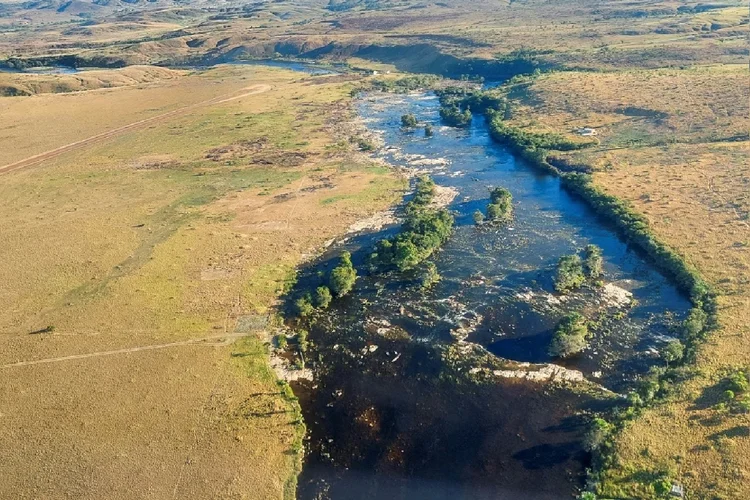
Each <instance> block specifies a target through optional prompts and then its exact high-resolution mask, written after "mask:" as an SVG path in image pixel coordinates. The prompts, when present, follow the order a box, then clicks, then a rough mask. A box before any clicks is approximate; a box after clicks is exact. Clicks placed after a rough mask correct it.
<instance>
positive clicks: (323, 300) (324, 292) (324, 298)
mask: <svg viewBox="0 0 750 500" xmlns="http://www.w3.org/2000/svg"><path fill="white" fill-rule="evenodd" d="M331 300H333V296H332V295H331V290H329V289H328V287H327V286H319V287H318V288H317V289H316V290H315V307H317V308H318V309H325V308H327V307H328V306H329V305H330V304H331Z"/></svg>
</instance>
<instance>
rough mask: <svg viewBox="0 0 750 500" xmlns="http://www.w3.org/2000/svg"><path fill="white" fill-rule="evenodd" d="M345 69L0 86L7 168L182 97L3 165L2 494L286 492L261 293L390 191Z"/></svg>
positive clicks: (270, 293) (288, 465)
mask: <svg viewBox="0 0 750 500" xmlns="http://www.w3.org/2000/svg"><path fill="white" fill-rule="evenodd" d="M156 71H158V70H156ZM35 78H38V79H40V80H43V79H44V78H45V77H44V76H35ZM55 78H57V77H55V76H50V77H49V79H50V80H54V79H55ZM350 85H351V84H349V83H346V82H343V83H342V82H336V81H332V80H331V79H327V80H326V79H315V78H306V77H304V75H301V74H299V73H292V72H286V71H280V70H268V69H261V68H256V67H220V68H216V69H213V70H210V71H203V72H175V74H174V75H170V78H168V79H164V80H161V79H160V80H159V81H154V82H149V83H147V84H136V85H126V86H122V87H118V88H112V89H106V90H92V91H82V92H75V93H62V94H39V95H33V96H29V97H6V98H3V99H1V100H0V106H2V107H3V116H4V117H9V119H8V121H6V120H4V122H3V128H4V130H3V133H2V136H3V137H2V139H1V140H2V144H3V147H2V148H0V150H2V152H3V156H2V159H1V160H0V163H3V164H5V163H9V162H14V161H18V160H19V159H23V158H27V157H29V156H33V155H37V154H40V153H43V152H45V151H47V150H50V149H55V148H59V147H60V146H62V145H65V144H67V143H70V142H73V141H80V140H82V139H85V138H87V137H90V136H91V135H94V134H97V133H100V132H102V131H106V130H113V129H117V128H118V127H122V126H123V125H126V124H128V123H132V122H138V121H140V120H143V119H147V118H149V117H153V116H158V115H161V114H163V113H165V112H168V111H170V110H176V109H183V108H185V107H189V111H188V112H184V113H177V114H174V115H169V116H168V117H166V118H164V119H159V120H156V121H152V122H147V125H146V126H142V127H135V128H129V129H126V130H124V131H122V132H121V133H117V134H114V135H112V136H111V137H107V138H106V139H103V140H100V141H95V142H93V143H90V144H86V145H85V147H81V148H78V149H74V150H71V151H67V152H65V153H63V154H60V155H57V156H54V157H50V158H48V159H46V160H45V161H44V162H42V163H39V164H35V165H32V166H29V167H28V168H23V169H19V170H15V171H12V172H9V173H5V174H2V184H1V186H0V233H2V234H3V245H2V248H1V249H0V279H1V280H2V282H3V283H5V284H6V286H3V287H2V289H1V291H0V301H2V303H3V304H4V307H3V308H2V311H1V312H0V341H2V343H3V349H2V354H1V355H0V370H2V380H3V382H2V384H0V407H1V408H2V416H3V417H2V418H3V426H2V430H0V447H2V448H3V449H4V450H6V451H9V450H10V453H5V454H4V457H5V458H4V459H3V460H2V463H0V475H2V477H3V478H5V479H4V480H3V482H2V484H1V485H0V497H3V498H39V497H46V498H60V497H65V496H70V497H75V498H105V497H106V498H133V497H138V498H173V497H178V498H282V497H283V496H287V497H289V495H291V494H292V493H293V489H292V487H291V486H290V485H292V484H293V476H294V472H295V470H296V467H297V464H298V460H299V455H298V450H297V448H296V446H297V445H296V444H295V442H296V441H297V440H298V430H297V426H298V423H299V422H298V417H297V414H296V411H295V409H294V402H293V401H290V400H288V399H286V398H285V397H284V396H283V395H282V394H281V392H280V390H279V388H278V386H277V384H276V380H275V376H274V375H273V374H272V372H271V371H270V369H269V368H268V364H267V348H266V345H265V339H266V334H265V331H266V330H268V328H271V327H272V326H273V325H272V321H273V318H272V316H273V314H272V309H271V308H272V307H273V305H274V303H275V300H276V298H277V296H278V295H279V294H280V293H282V291H283V290H284V288H285V287H286V286H287V282H288V280H289V279H290V278H291V277H292V276H293V272H292V271H293V269H294V267H295V266H296V265H297V264H298V263H299V261H300V259H302V258H303V256H304V255H305V254H309V253H311V252H314V251H315V250H316V248H318V247H320V246H321V245H322V244H323V243H324V242H325V241H326V240H328V239H330V238H332V237H334V236H335V235H337V234H341V232H342V231H344V230H345V229H346V228H347V227H348V225H349V224H351V223H352V222H353V221H355V220H357V219H358V218H360V217H362V216H364V215H367V214H369V213H371V212H372V211H374V210H377V209H381V208H384V207H386V206H387V205H389V204H390V203H392V201H393V200H394V197H395V196H397V195H398V192H399V190H400V188H401V187H402V184H401V181H400V180H398V179H396V178H395V177H393V175H392V174H391V173H390V171H389V170H383V169H380V168H373V167H372V166H371V165H370V163H369V160H368V159H367V158H366V157H363V156H361V155H360V154H359V153H357V152H356V151H353V150H352V149H351V148H349V147H348V146H342V144H341V140H344V141H346V140H347V139H348V137H340V136H338V135H337V134H338V132H337V131H336V127H334V124H332V123H331V121H332V119H334V118H335V119H336V121H338V122H341V123H345V122H346V120H348V119H349V118H350V116H349V114H348V107H347V104H346V103H347V100H348V95H349V87H350ZM249 87H252V88H255V89H261V90H262V91H263V92H262V93H258V92H255V93H250V94H248V93H247V92H246V90H247V88H249ZM225 96H230V97H231V96H234V97H237V96H244V97H237V98H232V100H226V99H228V98H227V97H225ZM218 97H221V99H215V98H218ZM212 99H213V100H212ZM196 104H198V105H196ZM10 118H12V121H10ZM64 124H69V125H71V126H64ZM349 129H350V130H353V129H354V127H349ZM334 144H338V146H337V147H335V148H332V147H331V146H332V145H334ZM344 144H348V143H347V142H345V143H344ZM331 197H339V198H340V199H342V200H353V201H354V202H353V203H347V202H336V203H324V202H323V201H324V200H326V199H329V198H331ZM269 318H270V321H271V323H270V324H269ZM47 326H54V331H53V332H52V333H39V334H30V333H31V332H35V331H39V330H42V329H45V328H46V327H47ZM193 340H195V341H194V342H191V341H193ZM40 361H42V362H40ZM113 492H117V494H113Z"/></svg>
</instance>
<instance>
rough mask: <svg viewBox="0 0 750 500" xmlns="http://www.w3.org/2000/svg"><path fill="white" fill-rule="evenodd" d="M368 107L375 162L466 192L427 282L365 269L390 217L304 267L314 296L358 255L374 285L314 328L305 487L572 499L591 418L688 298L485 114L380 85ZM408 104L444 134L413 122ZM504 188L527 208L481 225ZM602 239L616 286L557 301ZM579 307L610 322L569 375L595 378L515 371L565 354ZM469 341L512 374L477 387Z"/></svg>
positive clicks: (317, 492)
mask: <svg viewBox="0 0 750 500" xmlns="http://www.w3.org/2000/svg"><path fill="white" fill-rule="evenodd" d="M356 107H357V110H358V112H359V115H360V117H361V118H362V119H363V120H364V121H365V122H366V124H367V126H368V128H369V129H370V130H371V131H373V132H375V133H377V134H379V135H380V136H381V137H382V139H383V141H384V144H385V147H384V148H382V150H381V152H380V153H379V156H381V157H382V158H383V159H385V160H387V161H388V162H390V163H392V164H395V165H399V166H403V167H406V168H410V169H413V170H416V171H420V172H424V173H429V174H430V175H431V176H432V178H433V179H434V180H435V182H436V183H437V184H438V185H440V186H446V187H451V188H453V189H455V190H457V191H458V196H457V197H456V198H455V200H454V201H453V202H452V203H451V205H450V207H449V208H450V209H451V210H452V211H454V213H455V215H456V229H455V233H454V235H453V236H452V238H451V239H450V241H449V242H448V243H447V244H446V245H445V246H444V247H443V249H442V250H441V251H440V252H439V253H438V254H436V256H435V257H434V258H433V260H434V263H435V264H436V266H437V269H438V271H439V273H440V275H441V276H442V280H441V281H440V282H439V283H438V284H437V285H435V286H434V287H433V288H431V289H430V290H428V291H423V290H422V289H421V288H420V286H419V284H418V279H417V277H416V276H411V275H409V274H408V273H406V274H391V275H387V276H378V275H370V274H368V272H367V266H366V257H367V255H368V254H369V253H370V252H371V251H372V246H373V244H374V242H375V241H377V240H378V239H380V238H382V237H384V236H387V235H389V234H392V233H393V231H394V228H386V229H385V230H383V231H381V232H380V233H377V234H371V233H370V234H361V235H359V236H357V237H355V238H352V239H350V240H349V241H347V242H346V243H344V244H342V245H338V246H336V247H334V248H332V249H331V250H330V251H329V252H327V253H326V255H324V256H323V257H322V258H321V259H319V260H318V261H316V262H314V263H312V264H311V265H309V266H307V267H306V268H305V269H303V270H301V278H300V281H299V284H298V290H307V289H310V288H311V287H314V286H316V285H317V284H319V282H320V280H321V278H320V276H321V274H323V273H325V272H326V271H327V270H328V269H330V267H331V265H332V264H331V263H332V261H335V258H336V256H337V255H338V254H339V253H340V251H341V250H342V249H344V248H345V249H348V250H350V251H351V252H352V254H353V256H354V262H355V265H356V266H357V268H358V270H359V272H360V278H359V280H358V282H357V285H356V287H355V290H354V291H353V293H352V294H351V295H349V296H347V297H345V298H344V299H341V300H339V301H336V302H335V303H334V305H333V306H332V307H331V308H330V309H329V310H328V311H327V312H325V313H324V314H323V315H322V317H320V318H319V319H318V320H317V321H316V322H315V323H314V324H313V325H312V326H311V327H310V339H311V340H312V342H313V345H314V347H313V349H312V355H311V359H312V363H311V364H312V367H313V371H314V373H315V377H316V378H315V382H314V383H300V384H297V385H296V386H295V392H296V393H297V394H298V395H299V396H300V398H301V403H302V408H303V413H304V416H305V421H306V424H307V426H308V435H309V437H308V442H307V445H308V452H307V457H306V462H305V467H304V470H303V473H302V476H301V478H300V488H299V498H301V499H312V498H331V499H349V498H383V499H394V498H403V499H407V498H408V499H417V498H420V499H421V498H424V499H438V498H446V499H447V498H451V499H454V498H472V499H473V498H488V499H489V498H493V499H506V498H507V499H529V500H531V499H540V500H541V499H563V498H570V497H571V495H572V494H574V493H575V491H576V490H577V489H578V488H580V486H581V485H582V484H581V481H582V478H583V473H584V469H585V467H586V465H587V461H588V454H587V453H586V451H585V450H584V449H583V447H582V438H583V435H584V431H585V425H584V424H585V422H586V418H585V415H586V414H589V413H590V412H592V411H595V410H600V409H602V408H604V407H606V406H608V405H611V404H612V401H613V400H614V401H616V400H617V396H616V395H615V396H613V395H612V393H610V392H608V391H613V392H614V393H618V394H625V393H626V392H627V391H628V390H629V389H631V388H632V387H633V386H634V383H635V381H636V380H637V377H638V376H639V375H641V374H643V373H645V372H646V371H647V370H648V368H649V367H650V366H652V365H654V364H657V363H660V361H659V360H658V356H657V355H656V352H657V350H658V348H659V347H660V346H661V345H663V343H664V341H665V340H666V339H667V338H668V335H669V331H670V325H673V324H674V323H675V322H676V321H678V320H680V319H681V318H682V317H684V314H685V312H686V311H687V309H688V308H689V302H688V301H687V300H686V299H685V298H684V297H682V296H681V295H680V294H679V293H678V292H677V290H676V289H675V287H674V286H672V285H671V284H670V283H669V282H668V280H667V279H665V278H664V277H663V276H662V275H661V274H659V273H658V272H657V271H656V270H655V269H654V268H653V267H652V266H651V265H650V264H649V263H647V262H646V261H645V260H644V259H643V258H642V257H641V256H640V255H639V254H638V253H636V252H634V251H633V250H632V249H630V248H629V247H628V246H627V245H626V244H625V243H624V242H623V241H621V239H620V238H618V236H617V235H616V234H615V232H614V231H613V230H612V228H610V227H608V226H607V225H606V224H604V223H602V222H600V221H599V219H598V218H597V217H596V215H595V214H594V213H593V212H592V211H591V210H590V209H589V208H588V207H587V206H585V205H584V204H583V203H582V202H581V201H579V200H577V199H575V198H574V197H572V196H571V195H570V194H568V193H567V192H566V191H565V190H564V189H562V188H561V186H560V182H559V179H557V178H555V177H553V176H549V175H545V174H540V173H538V172H536V171H534V170H533V169H532V168H531V167H529V166H528V165H526V164H525V163H524V162H523V161H521V160H518V159H517V158H515V157H514V156H513V155H512V154H511V153H509V152H508V151H507V150H506V149H504V148H502V147H500V146H498V145H496V144H494V143H493V142H492V141H491V139H490V137H489V133H488V128H487V126H486V123H485V122H484V119H483V118H482V117H476V118H475V119H474V121H473V123H472V125H471V127H469V128H468V129H465V130H461V129H453V128H447V127H442V126H441V125H440V119H439V114H438V111H439V103H438V100H437V98H436V97H435V96H434V95H431V94H429V93H416V94H411V95H406V96H405V95H392V94H382V93H378V94H366V95H364V96H363V97H362V98H361V99H359V100H358V101H357V102H356ZM405 113H413V114H414V115H415V116H416V117H417V119H418V120H419V121H420V122H422V123H431V124H432V125H433V127H434V128H435V135H434V136H433V137H431V138H427V137H425V136H424V133H423V132H422V131H421V129H417V130H415V131H405V130H403V129H402V128H401V122H400V117H401V115H403V114H405ZM495 186H503V187H506V188H507V189H509V190H510V191H511V193H512V194H513V197H514V211H515V216H514V219H513V221H512V223H510V224H508V225H504V226H497V227H492V228H486V227H485V228H477V227H476V226H475V225H474V223H473V219H472V214H473V213H474V211H475V210H477V209H478V210H481V211H483V212H484V211H485V210H486V206H487V203H488V198H489V188H491V187H495ZM589 243H593V244H596V245H598V246H599V247H601V248H602V249H603V254H604V259H605V275H604V283H603V285H604V286H599V287H590V288H587V289H584V290H583V291H581V292H577V293H574V294H571V295H569V296H559V295H557V294H555V293H554V291H553V282H552V276H553V274H554V268H555V264H556V262H557V260H558V259H559V258H560V257H561V256H563V255H565V254H570V253H574V252H579V251H580V250H581V249H582V248H583V247H584V246H585V245H587V244H589ZM571 310H577V311H582V312H584V313H585V314H586V316H587V317H589V318H596V319H597V320H598V324H597V326H596V327H595V328H594V329H593V336H592V339H591V346H590V348H588V349H587V350H586V351H584V352H583V353H582V354H580V355H578V356H575V357H573V358H571V359H569V360H566V362H565V363H564V368H567V369H569V370H571V371H561V373H565V374H571V373H572V374H573V378H576V377H577V376H579V375H580V376H582V377H583V378H585V382H578V383H575V382H574V383H562V384H561V383H551V382H548V381H541V382H540V381H534V380H528V379H522V378H513V377H512V375H513V374H514V372H513V370H514V369H518V368H519V367H518V366H516V365H515V364H514V363H513V362H521V363H523V362H526V363H532V364H537V365H536V366H534V365H532V367H530V368H528V367H527V368H524V367H523V366H521V368H522V369H523V370H529V369H531V370H532V371H534V370H536V371H537V372H538V369H540V368H544V367H545V365H544V364H547V363H558V362H557V361H556V360H554V359H552V358H551V357H550V356H549V355H548V354H547V349H548V346H549V343H550V339H551V336H552V333H553V329H554V327H555V325H556V323H557V322H558V321H559V319H560V318H561V317H562V316H563V315H564V314H565V313H567V312H569V311H571ZM456 332H460V335H457V334H456ZM456 337H459V340H456ZM473 345H479V346H482V347H483V348H485V349H486V351H485V352H489V353H492V355H494V356H496V357H497V359H498V360H507V364H508V370H501V372H502V373H501V375H502V376H499V377H495V379H493V380H492V381H491V382H488V381H486V380H485V381H483V382H475V381H472V380H471V376H470V375H469V374H468V373H469V372H471V371H472V370H471V368H470V365H471V362H472V361H471V359H472V357H473V356H472V355H471V354H470V351H471V350H472V349H471V347H472V346H473ZM462 353H464V354H466V358H467V359H466V360H463V361H464V362H465V363H464V365H462V366H463V367H461V366H459V368H456V363H455V361H456V359H455V358H456V356H459V357H460V356H461V355H463V354H462ZM474 354H476V353H474ZM466 363H468V364H466ZM459 365H461V363H459ZM556 366H558V365H553V366H552V368H555V369H556ZM546 368H550V366H549V365H546ZM461 370H464V372H461ZM540 373H545V372H544V371H542V372H540ZM584 388H585V389H584Z"/></svg>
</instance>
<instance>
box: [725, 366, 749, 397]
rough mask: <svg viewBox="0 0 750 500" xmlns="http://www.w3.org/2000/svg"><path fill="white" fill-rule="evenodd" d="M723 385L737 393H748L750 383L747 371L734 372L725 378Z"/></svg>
mask: <svg viewBox="0 0 750 500" xmlns="http://www.w3.org/2000/svg"><path fill="white" fill-rule="evenodd" d="M723 385H724V387H726V388H727V390H730V391H732V392H736V393H743V392H747V390H748V389H750V382H749V381H748V376H747V373H746V372H745V370H733V371H732V372H731V373H729V375H727V376H726V377H724V381H723Z"/></svg>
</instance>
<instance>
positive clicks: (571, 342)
mask: <svg viewBox="0 0 750 500" xmlns="http://www.w3.org/2000/svg"><path fill="white" fill-rule="evenodd" d="M588 334H589V329H588V326H587V324H586V318H584V317H583V316H582V315H581V314H579V313H576V312H574V313H570V314H568V315H567V316H565V317H564V318H563V319H562V320H560V323H558V325H557V328H556V329H555V334H554V336H553V337H552V343H551V344H550V347H549V353H550V355H552V356H557V357H561V358H565V357H567V356H570V355H572V354H576V353H579V352H581V351H583V350H584V349H585V348H586V347H587V346H588V342H587V337H588Z"/></svg>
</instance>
